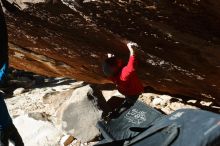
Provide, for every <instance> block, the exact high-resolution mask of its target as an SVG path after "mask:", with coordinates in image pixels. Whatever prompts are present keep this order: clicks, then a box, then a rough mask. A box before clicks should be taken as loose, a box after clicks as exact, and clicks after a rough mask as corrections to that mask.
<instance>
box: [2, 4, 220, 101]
mask: <svg viewBox="0 0 220 146" xmlns="http://www.w3.org/2000/svg"><path fill="white" fill-rule="evenodd" d="M3 1H6V0H3ZM14 2H15V3H14V4H11V3H10V4H8V6H6V7H5V8H6V20H7V23H8V34H9V41H10V44H9V46H10V61H11V66H13V67H15V68H19V69H23V70H29V71H33V72H36V73H39V74H43V75H47V76H65V77H71V78H74V79H77V80H84V81H87V82H92V83H99V84H100V83H108V81H107V80H106V79H105V77H104V76H103V74H102V70H101V63H102V61H103V60H104V59H105V58H106V54H107V53H113V54H115V55H117V56H119V57H122V58H123V59H124V61H125V62H126V61H127V59H128V51H127V49H126V47H125V43H124V40H130V41H133V42H136V43H138V44H139V46H140V49H138V51H137V52H138V54H139V56H140V57H138V58H139V76H140V78H141V79H142V81H143V83H144V84H145V85H146V86H151V87H153V88H154V89H155V90H157V91H160V92H163V93H170V94H175V95H182V96H181V97H183V98H184V97H185V96H187V97H191V98H196V99H200V100H207V101H213V102H214V103H215V104H219V105H220V98H219V95H220V80H219V74H220V64H219V62H220V56H219V54H220V50H219V47H220V43H219V42H220V35H219V34H220V29H219V26H220V19H219V17H220V16H219V9H220V6H219V4H218V2H216V1H215V0H200V1H187V0H182V1H179V0H178V1H168V2H167V1H166V0H160V1H153V0H149V1H144V0H138V1H121V0H112V1H99V0H92V1H83V0H77V1H75V0H62V3H60V2H59V3H55V2H54V1H50V2H49V3H47V2H46V3H37V4H34V3H29V5H28V7H26V8H25V9H23V10H20V9H19V8H17V7H16V6H14V5H15V4H16V1H15V0H14ZM1 15H2V13H1ZM14 30H16V31H14ZM1 35H3V34H1Z"/></svg>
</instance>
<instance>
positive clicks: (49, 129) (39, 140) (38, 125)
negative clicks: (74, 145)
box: [13, 115, 63, 146]
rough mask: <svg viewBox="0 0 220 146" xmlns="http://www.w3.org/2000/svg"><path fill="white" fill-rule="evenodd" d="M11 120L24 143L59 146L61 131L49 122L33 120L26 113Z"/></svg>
mask: <svg viewBox="0 0 220 146" xmlns="http://www.w3.org/2000/svg"><path fill="white" fill-rule="evenodd" d="M13 121H14V124H15V126H16V127H17V129H18V131H19V133H20V135H21V137H22V139H23V141H24V143H25V145H27V146H59V141H60V139H61V137H62V135H63V133H62V131H60V130H59V129H57V128H56V127H55V126H53V125H52V124H51V123H50V122H47V121H40V120H35V119H33V118H31V117H29V116H27V115H23V116H19V117H17V118H15V119H14V120H13Z"/></svg>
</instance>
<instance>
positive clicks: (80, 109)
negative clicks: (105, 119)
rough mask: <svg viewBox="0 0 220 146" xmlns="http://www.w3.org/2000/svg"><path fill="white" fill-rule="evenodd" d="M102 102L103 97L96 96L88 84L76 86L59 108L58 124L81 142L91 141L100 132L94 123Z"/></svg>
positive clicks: (97, 119) (100, 113) (99, 115)
mask: <svg viewBox="0 0 220 146" xmlns="http://www.w3.org/2000/svg"><path fill="white" fill-rule="evenodd" d="M104 104H105V102H104V97H100V96H97V95H96V94H95V91H94V89H93V88H92V87H91V86H90V85H87V86H84V87H81V88H78V89H76V90H75V91H73V93H72V96H71V97H70V99H69V100H67V101H66V102H65V103H64V104H63V105H62V107H61V108H60V109H59V111H58V114H57V118H58V125H60V127H61V128H62V130H63V131H65V132H66V133H67V134H70V135H73V136H74V137H75V138H77V139H79V140H80V141H82V142H88V141H91V140H93V139H94V138H96V137H97V136H98V135H99V134H100V132H99V130H98V129H97V128H96V123H97V122H98V121H99V120H100V118H101V115H102V113H103V110H104V109H103V108H102V107H103V106H106V105H104Z"/></svg>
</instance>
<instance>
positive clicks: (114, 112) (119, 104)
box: [102, 95, 139, 120]
mask: <svg viewBox="0 0 220 146" xmlns="http://www.w3.org/2000/svg"><path fill="white" fill-rule="evenodd" d="M138 98H139V95H137V96H132V97H125V98H120V97H116V96H113V97H112V98H110V99H109V101H108V102H107V105H108V106H109V107H110V109H111V112H109V113H108V114H106V115H103V116H102V117H103V118H104V119H106V120H108V119H115V118H117V117H119V116H120V115H121V114H122V113H124V112H125V111H126V110H127V109H129V108H130V107H131V106H133V105H134V104H135V102H136V101H137V99H138ZM104 116H107V118H105V117H104Z"/></svg>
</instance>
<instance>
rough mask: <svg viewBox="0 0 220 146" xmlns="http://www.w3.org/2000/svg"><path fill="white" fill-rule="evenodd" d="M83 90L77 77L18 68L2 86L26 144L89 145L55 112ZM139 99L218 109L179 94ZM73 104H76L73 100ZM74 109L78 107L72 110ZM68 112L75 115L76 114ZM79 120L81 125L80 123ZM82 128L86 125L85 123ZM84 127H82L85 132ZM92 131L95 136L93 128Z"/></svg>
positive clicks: (166, 109) (162, 105)
mask: <svg viewBox="0 0 220 146" xmlns="http://www.w3.org/2000/svg"><path fill="white" fill-rule="evenodd" d="M86 90H87V83H84V82H81V81H75V80H72V79H67V78H48V77H43V76H39V75H36V74H33V73H27V72H23V71H18V70H11V71H10V76H9V82H8V83H7V85H6V86H5V87H4V88H2V92H4V93H3V94H5V97H6V103H7V106H8V109H9V111H10V114H11V115H12V117H13V119H14V123H15V125H16V126H17V128H18V130H19V132H20V133H21V135H22V137H23V139H24V142H25V144H26V145H27V146H29V145H31V146H35V145H36V146H37V145H38V146H56V145H64V144H65V145H70V146H83V145H93V144H94V143H95V142H96V141H97V138H95V137H94V138H91V137H89V138H90V139H91V141H90V142H85V141H84V142H81V141H80V140H79V139H77V138H75V136H76V137H77V136H78V137H82V135H83V136H84V134H83V132H81V131H80V129H79V131H80V132H81V133H77V132H76V131H74V132H72V131H68V132H67V130H66V129H62V128H61V127H60V124H59V120H60V119H61V120H65V116H61V117H64V118H60V114H59V113H60V112H63V113H62V114H61V115H65V110H63V109H62V107H63V105H64V104H67V103H68V106H67V107H71V108H72V106H73V105H71V104H70V102H72V101H71V98H73V97H75V98H77V100H78V101H77V102H76V103H77V104H78V103H81V102H80V100H81V99H80V98H81V96H84V94H85V93H86V94H87V91H86ZM102 94H103V95H104V97H105V99H106V100H108V99H110V97H111V96H115V95H118V94H119V93H118V92H117V90H109V89H108V90H104V89H102ZM140 100H142V101H143V102H145V103H146V104H148V105H150V106H152V107H155V108H156V109H158V110H160V111H161V112H163V113H165V114H170V113H172V112H173V111H176V110H178V109H182V108H204V109H205V108H208V109H209V110H215V111H216V112H220V110H219V108H218V107H215V108H214V107H211V106H212V105H211V103H209V102H205V101H203V102H201V103H200V104H198V103H197V101H196V100H188V101H184V100H183V98H180V97H171V96H169V95H160V94H155V93H143V96H142V97H141V98H140ZM74 102H75V101H74ZM74 102H73V103H74ZM198 105H200V106H198ZM75 106H77V105H76V104H75ZM79 107H80V106H79ZM77 108H78V107H77ZM85 109H86V108H85ZM75 112H78V111H77V110H76V111H73V113H75ZM82 112H86V111H82ZM97 113H98V112H97ZM69 114H70V116H71V114H72V113H71V112H70V113H69ZM80 114H81V113H80ZM92 114H93V113H92ZM93 115H94V114H93ZM98 115H99V114H98ZM72 116H76V117H77V116H78V115H72ZM81 116H82V115H81ZM84 116H88V115H84ZM74 118H75V117H74ZM74 118H73V119H74ZM73 119H72V120H73ZM77 119H78V118H76V120H77ZM93 119H94V118H93ZM93 119H92V120H93ZM76 120H75V119H74V122H73V123H74V124H76ZM79 120H80V119H79ZM87 120H88V119H87V118H86V117H85V118H84V119H83V121H85V122H86V121H87ZM89 120H91V119H89ZM95 120H97V119H95ZM67 121H68V120H67ZM74 124H73V125H74ZM81 124H82V125H83V123H81ZM89 124H91V123H89ZM89 124H88V125H89ZM93 124H94V123H93ZM89 127H91V125H89ZM93 127H94V125H93ZM83 128H85V129H88V128H87V127H83ZM85 129H83V131H85ZM88 131H90V130H88ZM88 131H85V133H87V132H88ZM91 131H93V130H91ZM71 132H72V133H74V134H76V135H74V134H72V136H70V137H69V135H68V134H69V133H71ZM92 134H94V133H92ZM95 134H96V136H97V133H96V132H95ZM87 136H88V135H87ZM90 136H91V135H90Z"/></svg>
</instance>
